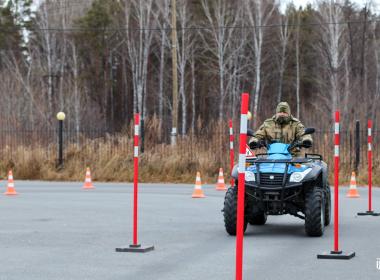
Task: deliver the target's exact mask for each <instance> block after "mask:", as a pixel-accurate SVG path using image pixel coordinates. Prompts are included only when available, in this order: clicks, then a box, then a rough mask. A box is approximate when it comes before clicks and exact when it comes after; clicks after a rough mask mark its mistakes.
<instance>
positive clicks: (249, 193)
mask: <svg viewBox="0 0 380 280" xmlns="http://www.w3.org/2000/svg"><path fill="white" fill-rule="evenodd" d="M314 131H315V130H314V129H313V128H308V129H306V130H305V134H312V133H314ZM248 136H253V132H252V130H248ZM261 147H265V148H266V149H267V153H264V154H257V155H256V158H253V159H247V161H246V170H245V219H244V231H245V230H246V228H247V224H248V223H249V224H251V225H264V224H265V223H266V221H267V216H268V215H285V214H290V215H293V216H296V217H298V218H301V219H303V220H305V231H306V234H307V235H308V236H322V235H323V232H324V228H325V226H328V225H329V224H330V219H331V192H330V187H329V183H328V170H327V165H326V163H325V162H323V160H322V156H321V155H318V154H305V157H303V158H297V157H292V155H291V152H290V151H292V150H293V149H299V148H304V147H303V145H302V143H301V142H299V141H295V142H293V143H292V144H283V143H276V142H270V143H262V144H261V145H259V146H258V147H257V148H261ZM237 168H238V166H237V165H236V166H235V167H234V169H233V171H232V177H233V178H234V179H235V187H233V188H229V189H228V190H227V193H226V196H225V200H224V208H223V213H224V224H225V228H226V231H227V233H228V234H230V235H236V213H237V189H238V188H237V185H238V170H237Z"/></svg>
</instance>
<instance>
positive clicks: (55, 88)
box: [0, 0, 380, 139]
mask: <svg viewBox="0 0 380 280" xmlns="http://www.w3.org/2000/svg"><path fill="white" fill-rule="evenodd" d="M1 2H2V3H1ZM170 2H171V1H170V0H107V1H104V0H92V1H89V0H76V1H73V0H59V1H58V0H45V1H43V2H42V3H41V4H40V5H39V6H38V7H33V5H32V1H17V0H8V1H4V0H3V1H0V6H1V8H0V94H1V97H2V102H1V103H0V124H1V127H2V129H14V128H20V129H37V128H38V129H40V128H42V127H51V128H54V127H55V122H56V120H55V114H56V113H57V112H58V111H64V112H65V113H66V114H67V116H68V117H67V120H66V124H67V126H68V127H69V128H70V129H72V130H73V131H76V132H77V133H78V134H79V133H80V132H81V131H83V130H86V129H88V128H93V129H95V128H96V129H104V130H106V131H109V132H116V131H122V130H123V128H125V127H126V125H127V124H129V123H130V122H131V120H132V119H133V114H134V113H135V112H140V113H141V114H142V117H143V119H149V118H155V119H157V121H158V123H159V128H160V129H159V131H161V135H159V136H160V139H168V136H169V134H170V129H171V119H172V110H173V102H172V77H173V73H172V68H171V63H172V54H171V50H172V47H173V46H172V45H173V44H175V45H176V49H177V56H178V61H177V73H178V93H179V108H178V119H179V126H178V130H179V133H180V134H182V135H187V134H189V133H199V132H200V130H201V129H202V128H207V127H209V126H211V125H213V124H215V123H219V122H224V121H226V120H227V119H229V118H234V119H238V118H239V110H240V95H241V93H242V92H249V93H250V96H251V98H250V111H252V112H253V115H254V120H253V124H252V125H253V126H254V127H255V128H256V127H257V125H258V124H259V123H260V122H262V121H263V120H264V119H266V118H268V117H270V116H271V115H272V114H273V113H274V110H275V106H276V103H277V102H279V101H288V102H289V103H290V105H291V108H292V112H293V115H294V116H295V117H297V118H300V119H301V120H302V121H303V122H304V123H305V124H306V125H309V126H315V127H316V128H317V129H320V130H328V129H331V128H332V121H333V114H334V111H335V110H340V111H341V116H342V122H343V125H344V126H343V127H345V128H344V129H350V128H352V127H353V125H354V122H353V121H354V120H356V119H361V120H362V121H365V120H366V119H367V118H372V119H373V120H374V123H375V129H376V126H377V125H376V124H378V123H379V112H378V110H377V109H378V108H379V101H380V100H379V99H380V98H379V97H380V46H379V35H380V34H379V22H378V20H379V17H378V15H377V14H376V13H375V12H374V8H373V6H372V4H371V3H370V2H368V3H367V4H366V5H365V6H358V5H357V4H355V3H353V2H351V1H338V0H336V1H315V2H316V4H315V5H308V6H306V7H303V8H301V7H296V6H294V5H292V4H289V5H288V6H287V7H285V8H284V7H283V5H281V3H280V1H275V0H267V1H261V0H193V1H189V0H177V23H176V27H175V28H176V29H177V34H178V37H177V42H172V41H171V31H172V28H174V27H173V26H172V24H171V21H170V17H171V6H170Z"/></svg>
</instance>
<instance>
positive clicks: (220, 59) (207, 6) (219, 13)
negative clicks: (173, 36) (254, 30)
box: [201, 0, 245, 121]
mask: <svg viewBox="0 0 380 280" xmlns="http://www.w3.org/2000/svg"><path fill="white" fill-rule="evenodd" d="M202 7H203V11H204V13H205V16H206V19H207V23H208V24H209V25H210V29H206V32H205V34H202V33H201V34H202V35H203V36H202V39H203V42H204V43H205V46H206V47H207V52H208V53H211V54H213V56H214V57H215V58H216V60H217V65H218V69H217V72H218V76H219V110H218V111H219V120H220V121H221V120H223V118H224V116H225V112H224V102H225V97H226V95H227V94H228V93H229V94H233V93H232V92H231V91H228V90H226V89H229V88H230V87H231V85H230V84H231V83H232V82H233V81H234V80H233V79H232V77H234V76H236V70H237V67H235V68H234V67H233V66H234V65H235V66H237V65H236V63H234V62H236V60H234V59H236V58H237V57H238V55H239V52H241V50H242V48H243V46H244V43H245V40H244V38H237V36H236V33H237V32H236V30H235V27H236V26H237V25H238V23H239V22H240V16H241V14H240V11H241V10H240V5H239V4H238V3H236V2H235V1H229V0H227V1H223V0H213V1H208V0H202ZM225 27H228V28H225ZM202 32H203V31H202ZM205 35H210V36H207V37H206V36H205ZM209 65H212V64H211V63H209Z"/></svg>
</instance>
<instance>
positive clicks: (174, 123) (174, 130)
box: [170, 0, 178, 145]
mask: <svg viewBox="0 0 380 280" xmlns="http://www.w3.org/2000/svg"><path fill="white" fill-rule="evenodd" d="M176 4H177V3H176V0H172V2H171V6H172V71H173V79H172V81H173V108H172V132H171V138H170V142H171V144H172V145H175V144H176V138H177V127H178V77H177V7H176V6H177V5H176Z"/></svg>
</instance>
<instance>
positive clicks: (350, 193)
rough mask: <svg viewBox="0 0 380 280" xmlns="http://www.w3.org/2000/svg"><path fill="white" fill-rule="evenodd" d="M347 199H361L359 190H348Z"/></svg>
mask: <svg viewBox="0 0 380 280" xmlns="http://www.w3.org/2000/svg"><path fill="white" fill-rule="evenodd" d="M347 197H349V198H357V197H360V195H359V192H358V190H357V189H350V190H348V193H347Z"/></svg>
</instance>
